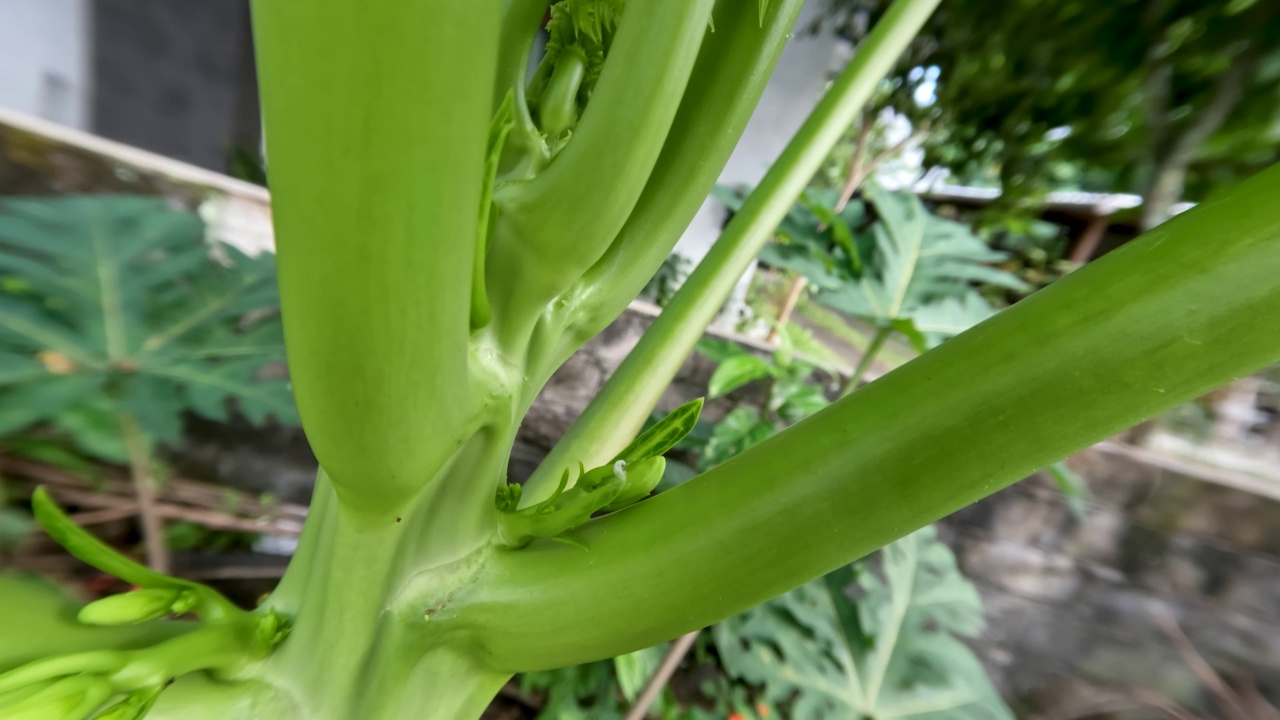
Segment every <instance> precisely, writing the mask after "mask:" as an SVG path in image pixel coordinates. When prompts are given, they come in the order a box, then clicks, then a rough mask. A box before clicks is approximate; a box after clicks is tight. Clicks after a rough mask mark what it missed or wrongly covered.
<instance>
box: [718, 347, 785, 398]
mask: <svg viewBox="0 0 1280 720" xmlns="http://www.w3.org/2000/svg"><path fill="white" fill-rule="evenodd" d="M773 374H774V368H773V365H770V364H769V363H768V362H766V361H764V360H762V359H760V358H758V357H756V356H755V355H749V354H746V353H743V354H741V355H735V356H734V357H731V358H728V359H726V360H724V361H723V362H721V363H720V365H719V366H717V367H716V370H715V372H714V373H712V375H711V380H710V381H709V382H708V383H707V397H710V398H718V397H723V396H725V395H728V394H729V393H731V392H733V391H734V390H737V389H738V388H740V387H742V386H743V385H746V384H747V383H749V382H752V381H755V380H760V379H762V378H767V377H770V376H772V375H773Z"/></svg>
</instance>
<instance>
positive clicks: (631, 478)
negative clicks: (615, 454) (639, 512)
mask: <svg viewBox="0 0 1280 720" xmlns="http://www.w3.org/2000/svg"><path fill="white" fill-rule="evenodd" d="M614 465H615V466H621V467H617V469H616V470H615V471H614V473H615V474H617V475H618V477H620V478H622V479H623V480H624V481H626V485H624V486H623V488H622V492H620V493H618V496H617V497H615V498H614V499H613V502H611V503H609V504H608V505H606V506H605V507H604V509H605V510H607V511H609V512H613V511H614V510H621V509H622V508H624V507H627V506H628V505H634V504H635V503H638V502H640V501H641V500H643V499H645V498H646V497H648V496H649V493H651V492H653V489H654V488H656V487H658V483H659V482H660V481H661V480H662V473H663V472H664V471H666V469H667V461H666V460H665V459H664V458H662V457H651V458H647V459H645V460H641V461H640V462H637V463H632V464H630V465H627V464H626V462H625V461H623V460H619V461H618V462H616V463H614Z"/></svg>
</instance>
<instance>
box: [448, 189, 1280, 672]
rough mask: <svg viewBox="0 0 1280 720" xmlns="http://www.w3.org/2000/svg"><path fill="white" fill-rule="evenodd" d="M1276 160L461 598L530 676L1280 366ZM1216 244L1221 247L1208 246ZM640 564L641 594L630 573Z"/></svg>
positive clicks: (695, 618)
mask: <svg viewBox="0 0 1280 720" xmlns="http://www.w3.org/2000/svg"><path fill="white" fill-rule="evenodd" d="M1278 194H1280V166H1276V167H1273V168H1271V169H1269V170H1267V171H1265V172H1263V173H1261V174H1260V175H1258V176H1256V177H1255V178H1253V179H1251V180H1249V181H1247V182H1245V183H1242V184H1241V185H1239V186H1237V187H1235V188H1232V189H1231V190H1229V191H1227V192H1224V193H1222V194H1221V195H1220V196H1219V197H1218V198H1217V199H1215V200H1214V201H1212V202H1208V203H1204V204H1202V205H1200V206H1198V207H1197V208H1195V209H1193V210H1191V211H1189V212H1187V213H1184V214H1183V215H1180V216H1178V217H1177V218H1174V219H1173V220H1171V221H1170V222H1168V223H1165V224H1164V225H1162V226H1160V227H1159V228H1157V229H1156V230H1154V231H1152V232H1150V233H1148V234H1147V235H1145V236H1143V237H1142V238H1140V239H1139V240H1136V241H1134V242H1131V243H1129V244H1128V245H1126V246H1125V247H1123V248H1121V249H1120V250H1118V251H1116V252H1113V253H1111V254H1108V255H1107V256H1106V257H1104V258H1102V259H1101V260H1098V261H1095V262H1094V263H1091V264H1090V265H1088V266H1086V267H1085V268H1083V269H1081V270H1079V271H1077V272H1076V273H1073V274H1072V275H1070V276H1068V277H1067V278H1065V279H1063V280H1060V281H1059V282H1057V283H1055V284H1053V285H1052V286H1050V287H1048V288H1046V289H1044V290H1041V291H1039V292H1038V293H1036V294H1035V295H1033V296H1031V297H1030V298H1027V299H1026V300H1024V301H1022V302H1020V303H1018V304H1016V305H1015V306H1013V307H1011V308H1009V309H1007V310H1005V311H1003V312H1001V313H999V314H998V315H996V316H995V317H993V318H991V319H989V320H987V321H985V322H983V323H981V324H979V325H977V326H976V327H974V328H972V329H970V330H968V331H966V332H965V333H963V334H961V335H958V336H956V337H955V338H952V339H951V340H948V341H947V342H946V343H944V344H942V345H941V346H939V347H938V348H936V349H934V350H932V351H930V352H928V353H926V354H924V355H921V356H920V357H918V358H916V359H914V360H912V361H911V362H909V363H907V364H906V365H903V366H902V367H899V368H897V369H896V370H894V371H892V372H890V373H888V374H886V375H884V376H883V377H881V378H879V379H878V380H876V382H874V383H872V384H870V385H867V386H865V387H863V388H862V389H861V390H859V391H858V392H856V393H853V394H851V395H850V396H848V397H846V398H844V399H842V400H840V401H838V402H836V403H835V404H833V405H832V406H830V407H829V408H827V409H825V410H823V411H821V412H819V413H817V414H816V415H814V416H812V417H810V418H808V419H806V420H804V421H802V422H800V423H798V424H797V425H795V426H793V427H792V428H790V429H788V430H785V431H783V432H782V433H780V434H778V435H776V436H774V437H772V438H770V439H769V440H766V441H765V442H763V443H761V444H760V445H758V446H756V447H754V448H751V449H749V450H747V451H746V452H744V453H742V454H741V455H739V456H737V457H735V458H733V459H732V460H729V461H728V462H726V463H724V464H723V465H720V466H719V467H717V468H715V469H713V470H710V471H708V472H707V473H704V474H703V475H701V476H699V477H697V478H694V479H693V480H691V481H689V482H687V483H685V484H683V485H681V486H679V487H677V488H675V489H673V490H670V491H668V492H665V493H662V494H661V495H658V496H656V497H654V498H651V499H649V500H646V501H644V502H641V503H638V504H637V505H635V506H633V507H631V508H628V509H627V510H625V511H623V512H619V513H616V514H613V515H608V516H605V517H603V518H601V519H598V520H594V521H592V522H589V523H587V524H586V525H584V526H583V527H582V528H580V529H579V530H577V531H575V532H573V533H571V537H572V539H573V540H575V541H578V542H582V543H584V544H586V545H587V546H588V547H589V548H590V550H589V551H585V552H584V551H583V550H581V549H575V548H570V547H565V546H561V545H553V544H550V543H540V542H535V543H534V544H532V545H530V546H529V547H528V548H526V549H524V550H522V551H519V552H500V553H496V554H495V556H494V559H493V561H492V562H491V563H490V565H489V566H487V567H486V570H485V574H484V575H483V576H482V578H481V579H480V580H479V581H478V582H477V583H476V584H475V585H473V586H471V587H470V588H469V589H468V590H467V591H465V592H464V593H463V594H462V595H460V596H459V597H457V598H456V599H455V600H456V602H457V603H458V604H459V606H460V608H459V612H460V613H462V612H465V613H466V616H467V617H468V619H469V620H468V621H469V623H472V625H471V627H473V628H474V631H475V633H476V640H477V642H478V643H479V644H480V646H481V647H483V648H484V650H485V651H486V653H487V658H488V661H489V662H490V663H491V664H494V665H496V666H498V667H504V668H507V669H510V670H532V669H539V668H548V667H555V666H560V665H566V664H571V663H578V662H583V661H587V660H592V659H596V658H602V657H609V656H613V655H618V654H621V653H625V652H630V651H633V650H636V649H639V648H642V647H648V646H651V645H654V644H657V643H659V642H663V641H666V640H669V639H671V638H673V637H675V636H676V635H678V634H680V633H683V632H688V631H690V630H692V629H694V628H697V627H701V626H705V625H709V624H711V623H714V622H716V621H718V620H720V619H722V618H724V617H727V616H729V615H732V614H734V613H736V612H740V611H742V610H744V609H746V608H749V607H751V606H754V605H756V604H758V603H760V602H762V601H764V600H766V599H768V598H770V597H774V596H776V595H778V594H780V593H782V592H785V591H787V590H789V589H791V588H793V587H795V586H797V585H799V584H801V583H803V582H806V581H808V580H810V579H812V578H815V577H818V576H821V575H823V574H825V573H827V572H830V571H831V570H833V569H835V568H837V567H839V566H841V565H844V564H846V563H848V562H850V561H851V560H853V559H855V558H858V557H861V556H863V555H865V554H867V553H869V552H871V551H873V550H875V549H876V548H879V547H882V546H883V545H885V544H887V543H889V542H891V541H893V540H895V539H897V538H899V537H902V536H903V535H906V534H907V533H910V532H911V531H913V530H915V529H917V528H919V527H922V526H924V525H926V524H928V523H930V522H933V521H935V520H937V519H938V518H940V517H942V516H944V515H946V514H947V513H950V512H953V511H955V510H957V509H959V508H961V507H964V506H965V505H967V504H969V503H972V502H974V501H976V500H978V499H980V498H982V497H984V496H986V495H989V494H991V493H993V492H995V491H997V490H999V489H1000V488H1003V487H1005V486H1006V485H1008V484H1010V483H1012V482H1015V481H1016V480H1018V479H1020V478H1023V477H1025V476H1027V475H1028V474H1030V473H1032V472H1034V471H1035V470H1036V469H1037V468H1041V467H1044V466H1046V465H1049V464H1050V463H1052V462H1054V461H1056V460H1058V459H1061V458H1062V457H1065V456H1067V455H1069V454H1071V453H1073V452H1076V451H1078V450H1079V449H1081V448H1083V447H1086V446H1088V445H1089V444H1091V443H1094V442H1097V441H1099V440H1102V439H1104V438H1106V437H1109V436H1111V435H1112V434H1114V433H1116V432H1118V431H1120V430H1121V429H1123V428H1125V427H1127V426H1129V425H1132V424H1133V423H1135V422H1139V421H1141V420H1144V419H1146V418H1150V417H1152V416H1154V415H1156V414H1157V413H1159V412H1162V411H1164V410H1166V409H1168V408H1170V407H1172V406H1175V405H1177V404H1179V403H1181V402H1185V401H1187V400H1190V399H1192V398H1195V397H1198V396H1201V395H1203V394H1204V393H1205V392H1207V391H1209V390H1210V389H1212V388H1213V387H1215V386H1217V385H1220V384H1222V383H1224V382H1228V381H1231V380H1233V379H1235V378H1238V377H1242V376H1244V375H1247V374H1249V373H1251V372H1254V371H1256V370H1257V369H1258V368H1261V367H1265V366H1267V365H1270V364H1272V363H1275V362H1277V361H1280V285H1277V284H1276V282H1275V269H1276V268H1277V267H1280V212H1277V210H1276V205H1275V198H1276V197H1277V195H1278ZM1205 238H1212V240H1213V242H1205ZM636 578H644V586H643V592H636V591H632V592H628V591H625V590H620V589H622V588H634V587H636V585H635V582H636Z"/></svg>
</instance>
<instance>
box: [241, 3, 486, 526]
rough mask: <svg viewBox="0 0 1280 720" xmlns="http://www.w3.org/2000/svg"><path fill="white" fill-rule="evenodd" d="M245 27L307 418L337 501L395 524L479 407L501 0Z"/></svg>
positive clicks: (323, 7)
mask: <svg viewBox="0 0 1280 720" xmlns="http://www.w3.org/2000/svg"><path fill="white" fill-rule="evenodd" d="M253 17H254V28H255V31H254V35H255V41H256V44H257V50H258V69H259V74H260V77H261V84H262V97H263V114H264V117H265V122H266V137H267V156H268V165H269V166H270V173H271V190H272V197H273V212H274V222H275V228H276V245H277V250H278V255H279V276H280V296H281V302H282V306H283V312H284V323H285V342H286V347H287V351H288V356H289V367H290V372H291V376H292V381H293V385H294V390H295V394H296V396H297V401H298V409H299V411H300V413H301V415H302V421H303V427H304V428H305V429H306V432H307V437H308V439H309V440H310V442H311V447H312V449H313V450H314V451H315V453H316V456H317V457H318V458H319V459H320V463H321V465H323V466H324V467H325V469H326V470H327V471H328V472H329V474H330V476H331V477H332V478H333V479H334V486H335V487H336V488H337V490H338V494H339V496H340V497H341V498H342V500H343V502H344V504H346V505H347V506H349V507H351V508H353V509H354V510H356V511H357V512H359V513H361V514H362V515H364V516H367V519H368V521H370V522H377V523H389V522H392V519H393V517H394V515H395V513H396V511H397V509H398V507H399V506H402V505H403V504H404V503H405V502H407V501H408V499H409V498H410V497H411V496H413V495H414V494H416V493H417V492H418V491H419V490H420V489H421V488H422V486H423V485H424V484H425V483H426V482H427V481H428V480H430V479H431V477H432V476H434V475H435V474H436V473H437V472H438V471H439V470H440V468H441V467H442V466H443V464H444V463H445V462H446V460H447V459H448V458H449V456H450V455H451V454H452V453H453V452H454V451H455V450H456V449H457V447H458V446H459V445H460V444H461V442H462V441H463V440H464V439H465V437H466V435H467V432H466V431H467V425H468V423H469V422H470V421H471V420H472V414H473V413H474V411H475V404H474V402H473V400H472V396H471V393H470V392H469V386H468V383H467V382H466V381H465V379H464V378H465V377H466V374H467V337H468V334H469V321H468V317H469V307H470V285H471V283H470V278H471V266H472V253H473V252H474V247H475V237H476V223H477V218H478V215H479V209H480V197H481V189H482V179H483V177H484V175H483V173H484V157H485V143H486V138H487V134H488V133H487V131H488V127H489V119H490V113H491V111H492V108H491V88H492V85H491V79H492V77H493V74H494V66H495V62H496V58H497V40H498V30H499V13H498V4H497V3H496V2H432V1H428V0H411V1H407V2H377V3H356V2H350V1H349V0H308V2H293V1H292V0H255V2H254V4H253ZM433 69H435V70H438V71H434V72H433V71H432V70H433Z"/></svg>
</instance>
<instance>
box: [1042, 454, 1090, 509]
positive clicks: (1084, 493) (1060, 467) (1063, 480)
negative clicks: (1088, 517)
mask: <svg viewBox="0 0 1280 720" xmlns="http://www.w3.org/2000/svg"><path fill="white" fill-rule="evenodd" d="M1045 472H1047V473H1049V477H1050V478H1051V479H1052V480H1053V482H1054V484H1055V485H1057V486H1058V489H1059V490H1061V491H1062V495H1063V497H1065V498H1066V499H1067V507H1069V508H1071V514H1072V515H1074V516H1075V517H1076V519H1077V520H1083V519H1084V516H1085V511H1086V510H1087V509H1088V504H1089V498H1090V497H1091V496H1092V493H1091V492H1090V491H1089V483H1087V482H1085V479H1084V478H1083V477H1081V476H1080V474H1079V473H1077V472H1076V471H1074V470H1072V469H1071V468H1070V467H1069V466H1068V465H1067V462H1066V461H1065V460H1063V461H1061V462H1056V463H1054V464H1052V465H1050V466H1049V467H1047V468H1045Z"/></svg>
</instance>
